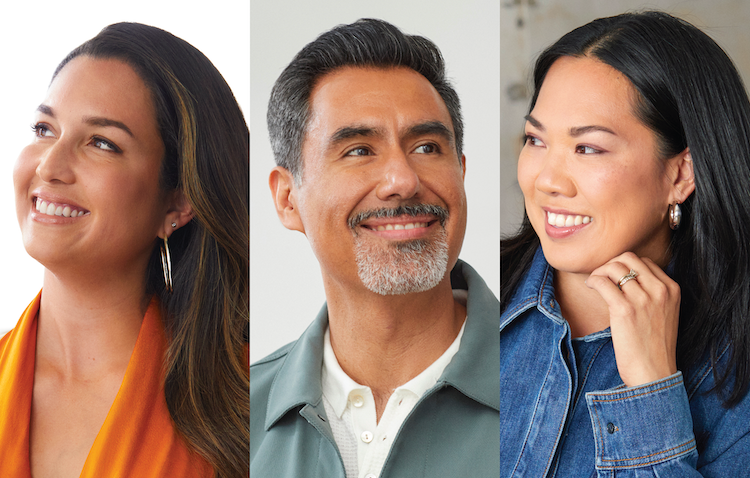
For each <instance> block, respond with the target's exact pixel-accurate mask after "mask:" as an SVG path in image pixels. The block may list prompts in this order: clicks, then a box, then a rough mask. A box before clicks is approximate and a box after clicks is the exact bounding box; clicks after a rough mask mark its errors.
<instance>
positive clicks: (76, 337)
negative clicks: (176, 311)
mask: <svg viewBox="0 0 750 478" xmlns="http://www.w3.org/2000/svg"><path fill="white" fill-rule="evenodd" d="M114 282H115V283H112V282H109V283H99V284H80V283H74V284H70V283H69V282H66V281H61V280H60V279H59V278H58V277H57V276H55V275H54V274H52V273H51V272H49V271H45V277H44V288H43V292H42V298H41V304H40V307H39V321H38V328H37V361H38V362H40V364H42V363H43V364H47V365H49V366H51V367H53V368H54V369H56V371H57V372H58V373H60V374H61V375H62V376H67V377H77V378H86V377H90V378H95V377H97V376H100V375H102V374H106V373H110V372H112V371H114V370H117V371H119V370H121V369H122V367H123V365H124V366H127V363H128V361H129V359H130V355H131V354H132V351H133V348H134V347H135V342H136V340H137V338H138V333H139V331H140V326H141V322H142V320H143V316H144V314H145V311H146V309H147V307H148V297H146V294H145V290H144V289H143V286H142V285H141V286H140V287H137V286H133V285H131V286H129V287H128V286H127V285H126V284H122V283H119V281H114Z"/></svg>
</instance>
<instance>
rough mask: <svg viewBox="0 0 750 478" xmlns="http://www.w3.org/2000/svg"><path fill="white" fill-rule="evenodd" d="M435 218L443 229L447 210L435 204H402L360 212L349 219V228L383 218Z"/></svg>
mask: <svg viewBox="0 0 750 478" xmlns="http://www.w3.org/2000/svg"><path fill="white" fill-rule="evenodd" d="M424 215H429V216H435V217H436V218H437V219H438V221H440V226H442V227H445V221H446V220H447V219H448V210H447V209H445V208H444V207H442V206H438V205H437V204H404V205H401V206H397V207H394V208H389V207H384V208H380V209H371V210H369V211H362V212H359V213H357V214H355V215H354V216H352V217H350V218H349V221H348V222H349V227H350V228H351V229H354V228H355V227H357V226H359V225H360V223H362V222H363V221H366V220H368V219H373V218H374V219H380V218H384V217H398V216H412V217H413V216H424Z"/></svg>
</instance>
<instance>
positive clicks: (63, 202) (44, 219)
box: [31, 191, 90, 224]
mask: <svg viewBox="0 0 750 478" xmlns="http://www.w3.org/2000/svg"><path fill="white" fill-rule="evenodd" d="M39 199H41V200H42V201H45V202H47V203H50V202H51V203H54V204H56V205H58V206H63V207H64V206H68V207H70V208H71V209H76V210H78V211H84V212H85V213H89V212H90V211H89V210H88V209H86V208H83V207H81V206H79V205H77V204H76V203H75V202H73V201H71V200H70V199H67V198H65V197H63V196H60V195H58V194H52V193H46V192H42V191H34V193H33V196H32V198H31V219H32V220H33V221H35V222H38V223H42V224H70V223H72V222H76V221H78V220H80V219H83V218H85V217H88V216H89V215H90V214H84V215H81V216H76V217H65V216H52V215H49V214H43V213H41V212H39V211H37V209H36V203H37V200H39Z"/></svg>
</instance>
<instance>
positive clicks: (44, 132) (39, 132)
mask: <svg viewBox="0 0 750 478" xmlns="http://www.w3.org/2000/svg"><path fill="white" fill-rule="evenodd" d="M31 130H32V131H33V132H34V134H35V135H36V136H37V137H38V138H44V137H49V138H54V137H55V135H54V134H53V133H52V131H50V130H49V128H48V127H47V125H45V124H44V123H36V124H32V125H31Z"/></svg>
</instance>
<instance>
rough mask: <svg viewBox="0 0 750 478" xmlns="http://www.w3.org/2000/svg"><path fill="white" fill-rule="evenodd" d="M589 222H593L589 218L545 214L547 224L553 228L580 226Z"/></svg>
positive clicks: (552, 213) (551, 213)
mask: <svg viewBox="0 0 750 478" xmlns="http://www.w3.org/2000/svg"><path fill="white" fill-rule="evenodd" d="M591 221H593V219H592V218H591V217H590V216H581V215H570V216H566V215H565V214H556V213H554V212H548V213H547V224H549V225H550V226H555V227H572V226H580V225H581V224H588V223H590V222H591Z"/></svg>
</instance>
